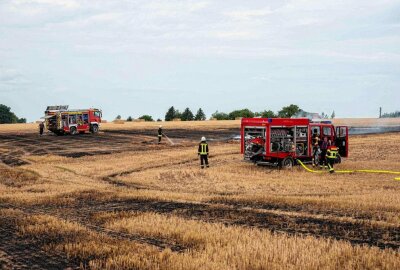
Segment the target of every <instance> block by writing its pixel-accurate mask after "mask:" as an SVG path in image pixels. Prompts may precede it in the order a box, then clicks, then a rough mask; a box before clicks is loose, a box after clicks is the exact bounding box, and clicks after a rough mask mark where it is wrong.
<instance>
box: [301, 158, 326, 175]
mask: <svg viewBox="0 0 400 270" xmlns="http://www.w3.org/2000/svg"><path fill="white" fill-rule="evenodd" d="M297 162H299V163H300V165H301V166H302V167H303V168H304V169H305V170H306V171H308V172H312V173H324V172H323V171H315V170H311V169H310V168H308V167H307V166H306V165H304V163H303V162H301V161H300V160H297Z"/></svg>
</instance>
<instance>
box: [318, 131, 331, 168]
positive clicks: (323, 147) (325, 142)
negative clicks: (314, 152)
mask: <svg viewBox="0 0 400 270" xmlns="http://www.w3.org/2000/svg"><path fill="white" fill-rule="evenodd" d="M328 147H329V142H328V137H324V140H323V142H322V143H321V160H320V161H319V167H320V168H326V152H327V150H328Z"/></svg>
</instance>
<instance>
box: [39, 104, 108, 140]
mask: <svg viewBox="0 0 400 270" xmlns="http://www.w3.org/2000/svg"><path fill="white" fill-rule="evenodd" d="M68 107H69V106H67V105H66V106H48V107H47V109H46V111H45V112H44V114H45V116H44V119H45V123H46V124H45V125H46V128H47V129H48V130H49V131H51V132H53V133H55V134H57V135H63V134H68V133H69V134H72V135H75V134H78V133H85V132H91V133H97V132H99V128H100V123H101V117H102V112H101V110H99V109H94V108H91V109H79V110H68Z"/></svg>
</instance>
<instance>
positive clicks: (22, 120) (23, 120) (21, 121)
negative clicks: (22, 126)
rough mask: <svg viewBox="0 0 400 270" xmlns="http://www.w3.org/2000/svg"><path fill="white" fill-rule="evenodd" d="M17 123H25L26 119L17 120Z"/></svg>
mask: <svg viewBox="0 0 400 270" xmlns="http://www.w3.org/2000/svg"><path fill="white" fill-rule="evenodd" d="M17 122H18V123H26V118H18V120H17Z"/></svg>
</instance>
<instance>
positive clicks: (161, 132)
mask: <svg viewBox="0 0 400 270" xmlns="http://www.w3.org/2000/svg"><path fill="white" fill-rule="evenodd" d="M162 136H163V130H162V126H161V125H160V126H159V127H158V144H160V143H161V138H162Z"/></svg>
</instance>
